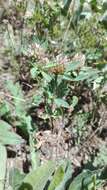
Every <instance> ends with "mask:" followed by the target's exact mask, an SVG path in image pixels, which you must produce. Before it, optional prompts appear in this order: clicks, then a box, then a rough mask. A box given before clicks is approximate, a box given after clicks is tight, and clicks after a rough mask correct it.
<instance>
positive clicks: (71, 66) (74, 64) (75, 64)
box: [66, 61, 81, 72]
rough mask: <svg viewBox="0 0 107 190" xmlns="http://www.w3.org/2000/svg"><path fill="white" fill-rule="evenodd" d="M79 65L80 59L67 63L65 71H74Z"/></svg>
mask: <svg viewBox="0 0 107 190" xmlns="http://www.w3.org/2000/svg"><path fill="white" fill-rule="evenodd" d="M80 65H81V62H80V61H74V62H72V63H69V64H68V65H67V67H66V72H70V71H74V70H76V69H78V67H79V66H80Z"/></svg>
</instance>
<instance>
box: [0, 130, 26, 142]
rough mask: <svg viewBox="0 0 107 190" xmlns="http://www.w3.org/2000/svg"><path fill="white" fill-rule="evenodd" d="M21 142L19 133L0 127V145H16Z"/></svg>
mask: <svg viewBox="0 0 107 190" xmlns="http://www.w3.org/2000/svg"><path fill="white" fill-rule="evenodd" d="M23 142H24V141H23V139H22V138H21V137H20V136H19V135H17V134H15V133H14V132H11V131H8V130H6V128H3V127H0V143H1V144H2V145H8V144H10V145H17V144H21V143H23Z"/></svg>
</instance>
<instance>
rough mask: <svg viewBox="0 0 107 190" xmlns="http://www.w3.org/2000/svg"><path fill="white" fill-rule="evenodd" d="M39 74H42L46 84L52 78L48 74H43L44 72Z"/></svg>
mask: <svg viewBox="0 0 107 190" xmlns="http://www.w3.org/2000/svg"><path fill="white" fill-rule="evenodd" d="M41 73H42V75H43V77H44V79H45V80H46V81H47V82H50V81H51V80H52V77H51V76H50V75H49V74H47V73H45V72H41Z"/></svg>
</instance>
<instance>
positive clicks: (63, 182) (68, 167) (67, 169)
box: [55, 162, 73, 190]
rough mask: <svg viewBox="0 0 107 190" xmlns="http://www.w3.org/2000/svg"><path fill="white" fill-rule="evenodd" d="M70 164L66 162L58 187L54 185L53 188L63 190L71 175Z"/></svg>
mask: <svg viewBox="0 0 107 190" xmlns="http://www.w3.org/2000/svg"><path fill="white" fill-rule="evenodd" d="M72 171H73V170H72V166H71V163H70V162H67V166H66V170H65V174H64V177H63V179H62V181H61V183H60V184H59V185H58V187H56V189H55V190H65V189H66V186H67V182H68V181H69V180H70V179H71V177H72Z"/></svg>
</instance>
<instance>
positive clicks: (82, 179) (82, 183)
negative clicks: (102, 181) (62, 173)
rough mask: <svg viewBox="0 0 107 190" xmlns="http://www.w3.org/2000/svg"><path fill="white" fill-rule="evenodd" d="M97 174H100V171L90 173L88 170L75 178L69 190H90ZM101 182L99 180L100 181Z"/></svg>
mask: <svg viewBox="0 0 107 190" xmlns="http://www.w3.org/2000/svg"><path fill="white" fill-rule="evenodd" d="M96 174H99V171H98V170H96V171H90V170H86V171H83V172H82V173H81V174H79V175H78V176H77V177H75V178H74V180H73V182H71V184H70V186H69V189H68V190H85V189H88V186H89V185H91V184H92V178H93V176H95V175H96ZM98 182H99V180H98Z"/></svg>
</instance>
